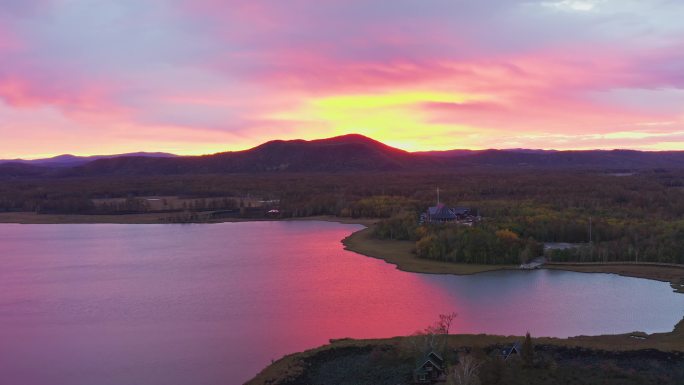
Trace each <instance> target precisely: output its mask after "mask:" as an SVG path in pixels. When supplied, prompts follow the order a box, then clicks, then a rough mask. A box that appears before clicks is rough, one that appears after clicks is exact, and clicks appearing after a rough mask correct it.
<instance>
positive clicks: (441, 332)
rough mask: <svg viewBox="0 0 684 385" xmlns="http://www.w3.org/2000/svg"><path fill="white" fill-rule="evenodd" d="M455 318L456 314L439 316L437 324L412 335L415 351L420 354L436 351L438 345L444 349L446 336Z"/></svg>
mask: <svg viewBox="0 0 684 385" xmlns="http://www.w3.org/2000/svg"><path fill="white" fill-rule="evenodd" d="M456 317H458V314H456V313H450V314H440V315H439V320H438V321H437V322H435V323H434V324H432V325H430V326H428V327H426V328H425V330H423V331H420V332H417V333H415V334H414V335H413V336H414V338H413V343H414V348H415V350H416V351H418V352H419V353H421V354H422V353H425V352H428V351H431V350H436V349H437V348H438V347H440V345H441V347H442V348H445V347H446V343H447V336H448V335H449V331H450V330H451V326H452V325H453V323H454V319H456ZM440 342H441V344H440Z"/></svg>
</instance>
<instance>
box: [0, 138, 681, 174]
mask: <svg viewBox="0 0 684 385" xmlns="http://www.w3.org/2000/svg"><path fill="white" fill-rule="evenodd" d="M467 167H470V168H477V167H495V168H500V169H510V168H516V169H525V168H529V169H541V168H543V169H583V170H599V171H608V170H639V169H655V168H684V151H669V152H642V151H633V150H609V151H606V150H590V151H548V150H528V149H509V150H476V151H472V150H452V151H437V152H422V153H410V152H406V151H403V150H399V149H396V148H393V147H390V146H387V145H385V144H383V143H381V142H378V141H376V140H373V139H370V138H367V137H365V136H362V135H355V134H352V135H344V136H338V137H334V138H329V139H319V140H309V141H307V140H288V141H284V140H274V141H271V142H267V143H264V144H262V145H259V146H257V147H254V148H252V149H249V150H244V151H233V152H223V153H217V154H213V155H204V156H174V155H170V154H164V153H132V154H122V155H109V156H95V157H74V156H71V155H63V156H59V157H55V158H50V159H42V160H36V161H16V162H5V163H4V164H0V176H3V177H41V176H50V177H81V176H129V175H177V174H217V173H276V172H277V173H287V172H364V171H371V172H383V171H439V172H446V171H449V170H454V169H458V168H467Z"/></svg>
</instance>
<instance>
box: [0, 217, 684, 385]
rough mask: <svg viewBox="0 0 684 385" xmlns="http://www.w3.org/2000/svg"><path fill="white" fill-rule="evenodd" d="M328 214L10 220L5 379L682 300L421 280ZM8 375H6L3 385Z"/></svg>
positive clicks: (632, 310)
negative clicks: (444, 318)
mask: <svg viewBox="0 0 684 385" xmlns="http://www.w3.org/2000/svg"><path fill="white" fill-rule="evenodd" d="M359 228H360V227H359V226H356V225H342V224H336V223H328V222H258V223H240V224H219V225H22V226H20V225H0V258H1V261H0V262H1V263H2V269H0V288H1V289H2V290H0V341H2V343H1V344H0V379H11V382H9V383H12V384H26V385H31V384H45V383H50V384H56V385H59V384H69V385H74V384H88V385H90V384H99V385H106V384H146V385H154V384H165V385H167V384H189V383H192V384H237V383H241V382H243V381H244V380H246V379H248V378H249V377H251V376H252V375H254V374H255V373H256V372H257V371H258V370H260V369H261V368H262V367H264V366H265V365H266V364H267V363H269V362H270V360H271V359H277V358H279V357H281V356H282V355H284V354H288V353H291V352H295V351H300V350H303V349H307V348H311V347H315V346H318V345H321V344H323V343H326V342H327V341H328V340H329V339H331V338H343V337H354V338H377V337H390V336H395V335H405V334H410V333H412V332H414V331H416V330H418V329H422V328H424V327H425V326H427V325H428V324H430V323H431V322H433V321H434V320H435V318H436V317H437V315H438V314H439V313H440V312H451V311H456V312H458V313H459V314H460V316H459V318H458V319H457V323H456V328H457V330H458V331H460V332H489V333H502V334H520V333H524V332H525V331H527V330H530V331H531V332H532V333H533V334H536V335H556V336H566V335H574V334H601V333H606V332H625V331H631V330H637V329H639V330H647V331H665V330H669V329H671V327H672V326H673V325H674V324H675V323H676V322H677V321H678V319H680V318H681V317H682V315H684V296H682V295H676V294H672V293H670V289H669V286H668V285H667V284H664V283H660V282H654V281H647V280H638V279H629V278H623V277H616V276H610V275H604V274H597V275H589V274H576V273H564V272H547V271H538V272H529V273H525V272H513V273H510V272H509V273H492V274H483V275H475V276H467V277H455V276H442V275H423V274H411V273H405V272H401V271H398V270H396V269H395V268H394V266H392V265H389V264H386V263H384V262H383V261H379V260H375V259H372V258H367V257H363V256H360V255H357V254H354V253H351V252H347V251H344V250H343V249H342V245H341V244H340V240H341V239H342V238H344V237H345V236H347V235H348V234H349V233H350V232H352V231H354V230H356V229H359ZM1 382H2V381H0V383H1Z"/></svg>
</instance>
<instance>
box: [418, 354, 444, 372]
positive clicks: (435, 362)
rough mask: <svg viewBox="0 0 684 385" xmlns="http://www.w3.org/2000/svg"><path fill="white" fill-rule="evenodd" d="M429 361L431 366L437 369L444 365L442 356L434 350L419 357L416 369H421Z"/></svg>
mask: <svg viewBox="0 0 684 385" xmlns="http://www.w3.org/2000/svg"><path fill="white" fill-rule="evenodd" d="M428 362H429V363H431V364H432V366H434V367H436V368H438V369H439V370H442V366H443V365H444V358H442V356H440V355H439V354H437V353H436V352H434V351H430V352H428V353H426V354H424V355H423V357H421V359H420V360H419V361H418V368H417V369H416V371H419V370H422V369H423V368H424V367H425V364H427V363H428Z"/></svg>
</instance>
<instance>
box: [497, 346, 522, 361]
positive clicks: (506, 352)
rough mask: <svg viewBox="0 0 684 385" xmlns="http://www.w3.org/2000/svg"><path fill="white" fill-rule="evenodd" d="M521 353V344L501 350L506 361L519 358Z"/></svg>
mask: <svg viewBox="0 0 684 385" xmlns="http://www.w3.org/2000/svg"><path fill="white" fill-rule="evenodd" d="M521 352H522V346H521V345H520V342H515V343H514V344H513V345H510V346H507V347H505V348H503V349H501V358H502V359H503V360H504V361H505V360H507V359H509V358H511V357H519V356H520V353H521Z"/></svg>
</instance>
